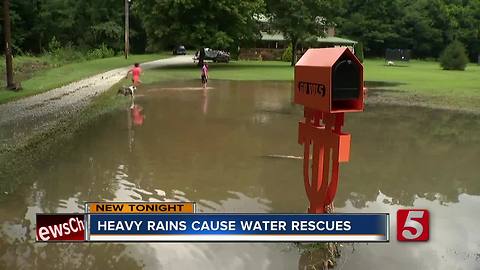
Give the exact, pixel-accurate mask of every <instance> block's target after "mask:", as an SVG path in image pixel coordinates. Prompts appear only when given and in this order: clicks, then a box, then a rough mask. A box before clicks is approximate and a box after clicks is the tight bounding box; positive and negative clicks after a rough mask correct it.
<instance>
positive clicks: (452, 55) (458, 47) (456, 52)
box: [440, 41, 468, 70]
mask: <svg viewBox="0 0 480 270" xmlns="http://www.w3.org/2000/svg"><path fill="white" fill-rule="evenodd" d="M467 64H468V57H467V53H466V52H465V47H464V46H463V44H462V43H461V42H459V41H454V42H452V43H450V44H449V45H448V46H447V47H446V48H445V50H444V51H443V52H442V55H441V56H440V65H441V66H442V68H443V69H445V70H465V67H466V66H467Z"/></svg>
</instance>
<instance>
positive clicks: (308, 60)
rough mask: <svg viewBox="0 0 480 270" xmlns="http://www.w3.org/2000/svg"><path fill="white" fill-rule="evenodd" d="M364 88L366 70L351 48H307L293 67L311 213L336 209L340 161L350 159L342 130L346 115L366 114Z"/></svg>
mask: <svg viewBox="0 0 480 270" xmlns="http://www.w3.org/2000/svg"><path fill="white" fill-rule="evenodd" d="M363 85H364V82H363V66H362V64H361V63H360V61H359V60H358V59H357V57H355V55H354V54H353V53H352V52H351V51H350V50H349V49H348V48H322V49H309V50H308V51H307V52H306V53H305V54H304V55H303V56H302V58H300V60H299V61H298V62H297V64H296V65H295V95H294V101H295V103H297V104H300V105H303V106H304V107H305V108H304V119H303V121H301V122H299V130H298V142H299V144H302V145H303V146H304V157H303V175H304V185H305V191H306V193H307V197H308V199H309V201H310V207H309V209H308V211H309V213H325V212H330V210H332V209H333V199H334V198H335V194H336V192H337V184H338V173H339V172H338V170H339V163H340V162H348V161H349V158H350V140H351V136H350V134H348V133H344V132H342V126H343V124H344V118H345V113H346V112H361V111H363V108H364V87H363ZM310 152H311V156H312V158H311V162H312V164H311V165H310ZM330 167H331V171H330Z"/></svg>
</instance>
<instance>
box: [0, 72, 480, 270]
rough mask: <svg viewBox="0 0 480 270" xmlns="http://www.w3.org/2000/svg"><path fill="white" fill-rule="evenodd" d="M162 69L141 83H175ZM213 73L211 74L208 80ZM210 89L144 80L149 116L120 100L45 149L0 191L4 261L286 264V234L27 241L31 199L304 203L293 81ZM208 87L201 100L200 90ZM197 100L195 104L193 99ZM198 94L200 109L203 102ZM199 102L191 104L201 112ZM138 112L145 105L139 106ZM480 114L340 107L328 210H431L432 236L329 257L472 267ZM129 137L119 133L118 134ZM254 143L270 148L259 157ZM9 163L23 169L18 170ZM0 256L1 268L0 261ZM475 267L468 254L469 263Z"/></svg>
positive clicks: (362, 264) (251, 208)
mask: <svg viewBox="0 0 480 270" xmlns="http://www.w3.org/2000/svg"><path fill="white" fill-rule="evenodd" d="M193 84H194V82H190V81H188V82H172V83H169V84H163V85H162V86H161V87H159V86H151V89H162V88H167V89H168V88H170V89H182V88H185V87H189V86H191V85H193ZM214 84H215V85H214ZM212 85H213V86H215V88H214V89H209V90H208V92H206V95H205V94H204V93H205V92H203V91H201V90H196V91H187V90H185V91H183V90H175V91H169V90H158V91H148V90H149V89H146V90H147V91H145V93H146V95H145V96H143V97H139V96H137V97H136V102H137V103H138V104H141V107H142V108H143V111H142V110H140V108H139V111H138V112H136V113H138V115H140V116H141V115H143V113H144V112H148V121H146V122H145V121H144V120H142V121H141V122H142V125H141V126H140V125H135V124H134V119H133V118H134V115H133V112H132V111H131V110H128V113H127V116H128V119H127V121H128V122H127V123H128V124H127V125H126V124H125V114H124V112H123V111H122V112H118V113H113V114H111V115H108V116H106V117H104V118H102V119H100V120H99V121H97V122H95V123H92V124H91V125H89V126H88V127H86V128H85V129H84V130H82V131H80V132H79V133H78V135H77V136H75V138H73V139H72V141H71V143H70V144H69V145H68V147H67V148H65V149H61V150H59V151H57V152H55V153H54V155H52V158H49V159H45V160H43V161H42V163H41V164H39V166H38V167H37V168H32V170H35V172H36V173H35V176H34V177H33V178H32V179H31V181H30V183H31V184H30V185H26V186H24V187H23V188H19V189H18V191H17V192H16V193H14V194H10V195H9V197H8V200H7V201H5V202H2V204H1V205H0V266H2V267H4V266H5V268H6V269H19V268H22V269H62V268H68V267H69V268H78V267H79V266H80V265H81V266H82V267H85V266H86V267H87V268H89V269H103V268H105V269H296V268H298V263H299V259H301V258H304V259H303V260H305V256H306V255H304V256H303V257H302V256H301V252H299V251H298V249H297V248H295V247H294V246H292V245H290V244H279V243H277V244H247V243H243V244H220V243H216V244H214V243H210V244H186V243H182V244H161V243H156V244H146V243H145V244H128V245H127V244H125V245H124V244H94V245H93V244H81V245H78V244H55V245H50V244H49V245H45V244H35V243H34V239H35V238H34V234H33V232H34V231H33V226H34V221H35V214H36V213H38V212H72V211H73V212H82V211H83V206H82V203H83V202H84V201H190V200H192V201H196V202H198V209H199V211H201V212H277V213H279V212H305V209H306V207H307V205H308V203H307V199H306V196H305V191H304V188H303V183H302V180H303V178H302V175H301V174H302V172H301V166H302V160H301V159H297V158H283V157H298V156H301V155H302V149H301V147H300V146H299V145H298V144H297V122H298V121H299V120H300V119H301V116H302V112H301V110H300V109H299V108H296V107H293V106H292V105H291V85H290V84H289V83H280V82H222V81H215V82H214V83H212ZM207 99H208V100H207ZM199 107H202V108H201V109H199ZM207 107H208V113H206V112H207V109H204V108H207ZM200 110H201V111H202V113H200ZM142 119H144V117H143V118H142ZM479 124H480V119H479V118H478V117H473V116H468V115H461V114H453V113H449V112H445V111H432V110H427V109H419V108H405V107H393V106H375V107H367V109H366V111H365V112H364V113H356V114H351V115H349V117H348V118H347V122H346V126H345V130H347V131H348V132H351V133H352V136H353V139H352V156H351V159H350V163H348V164H347V165H343V166H342V168H341V176H340V181H339V188H338V193H337V198H336V202H335V204H336V207H337V209H336V211H337V212H388V213H391V220H392V224H395V222H396V221H395V211H396V210H397V209H399V208H405V207H406V206H409V207H419V208H427V209H430V211H431V219H432V220H431V240H430V241H429V242H427V243H423V244H405V243H401V244H399V243H397V242H396V240H395V232H396V229H395V228H394V227H392V228H391V232H392V234H391V236H392V241H391V243H389V244H375V245H374V244H369V245H367V244H357V245H355V246H354V247H355V250H354V251H353V252H352V249H353V248H352V247H353V246H352V245H347V244H344V246H343V249H342V257H341V258H340V260H339V262H338V268H339V269H377V268H389V269H450V268H462V269H475V268H476V267H477V266H478V265H479V264H480V255H479V251H480V236H479V235H478V234H473V233H472V232H475V231H477V228H476V226H478V224H480V217H479V216H478V215H475V214H472V213H475V212H476V210H478V205H480V181H478V180H479V179H478V175H479V174H478V164H479V161H480V148H479V147H478V145H480V144H479V143H480V137H478V134H479V132H480V125H479ZM126 138H128V140H129V141H128V143H129V144H128V145H129V147H127V146H126V145H125V140H126ZM265 156H268V157H273V158H264V157H265ZM19 177H20V176H19ZM2 267H0V268H2ZM477 268H478V267H477Z"/></svg>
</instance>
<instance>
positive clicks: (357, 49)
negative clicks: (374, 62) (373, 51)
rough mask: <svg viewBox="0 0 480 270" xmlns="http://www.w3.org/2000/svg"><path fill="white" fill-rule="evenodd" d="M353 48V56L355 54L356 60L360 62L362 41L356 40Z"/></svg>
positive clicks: (361, 58)
mask: <svg viewBox="0 0 480 270" xmlns="http://www.w3.org/2000/svg"><path fill="white" fill-rule="evenodd" d="M354 49H355V56H357V58H358V60H360V62H361V63H363V59H364V57H363V43H362V42H358V43H357V44H355V46H354Z"/></svg>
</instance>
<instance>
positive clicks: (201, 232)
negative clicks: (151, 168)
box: [87, 214, 389, 242]
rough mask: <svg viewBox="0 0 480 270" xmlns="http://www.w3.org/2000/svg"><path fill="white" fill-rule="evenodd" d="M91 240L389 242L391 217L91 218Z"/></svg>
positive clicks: (211, 215)
mask: <svg viewBox="0 0 480 270" xmlns="http://www.w3.org/2000/svg"><path fill="white" fill-rule="evenodd" d="M87 228H88V229H89V230H88V232H87V241H160V242H218V241H222V242H247V241H249V242H276V241H278V242H308V241H315V242H319V241H335V242H337V241H349V242H350V241H352V242H353V241H361V242H365V241H372V242H388V241H389V216H388V214H328V215H321V214H89V215H88V226H87Z"/></svg>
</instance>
